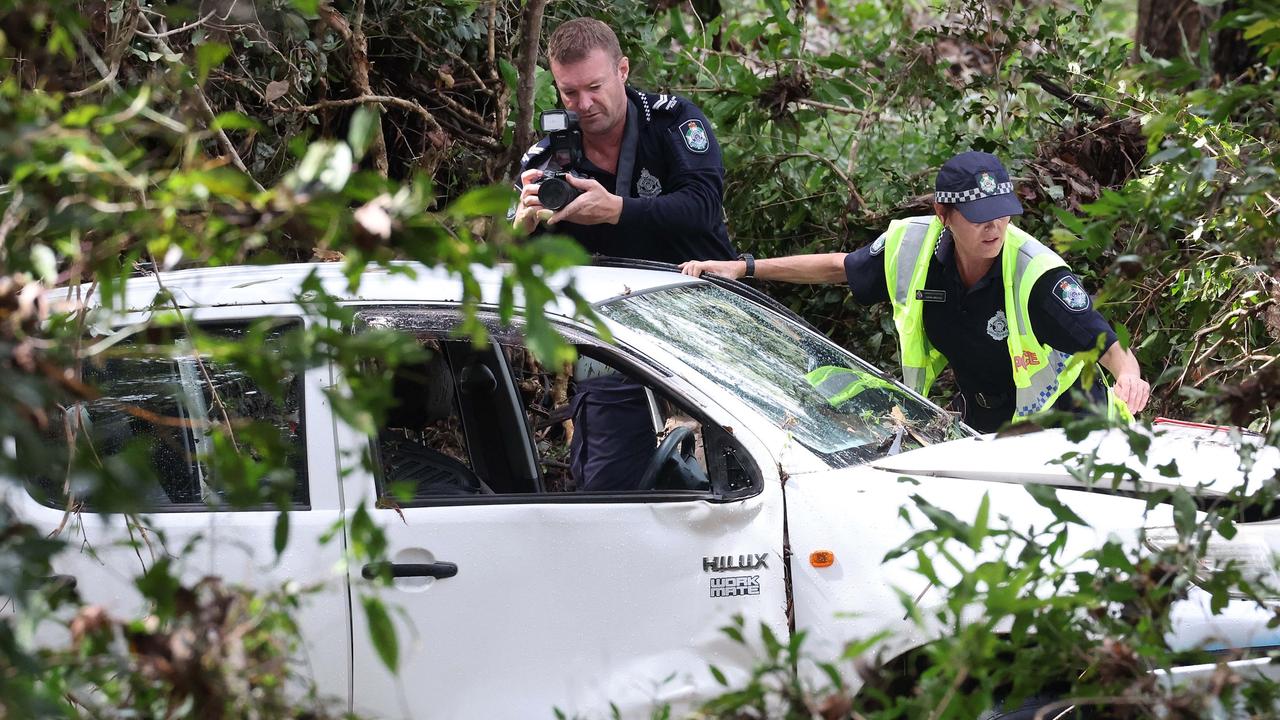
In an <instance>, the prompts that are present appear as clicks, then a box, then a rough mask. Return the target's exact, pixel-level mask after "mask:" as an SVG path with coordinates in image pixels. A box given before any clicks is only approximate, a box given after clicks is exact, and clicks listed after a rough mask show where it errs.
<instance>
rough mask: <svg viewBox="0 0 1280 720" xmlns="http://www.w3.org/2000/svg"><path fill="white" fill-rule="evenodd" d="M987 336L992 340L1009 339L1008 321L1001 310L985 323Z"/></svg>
mask: <svg viewBox="0 0 1280 720" xmlns="http://www.w3.org/2000/svg"><path fill="white" fill-rule="evenodd" d="M987 334H988V335H990V336H991V339H992V340H1004V339H1005V338H1007V337H1009V320H1008V318H1006V317H1005V314H1004V311H1003V310H997V311H996V314H995V315H992V316H991V319H990V320H988V321H987Z"/></svg>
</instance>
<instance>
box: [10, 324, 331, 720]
mask: <svg viewBox="0 0 1280 720" xmlns="http://www.w3.org/2000/svg"><path fill="white" fill-rule="evenodd" d="M253 312H254V315H246V314H245V313H243V312H240V311H237V310H236V309H235V308H226V309H224V310H223V311H222V312H221V313H218V314H216V315H211V314H208V313H206V314H204V315H203V316H199V317H200V318H201V320H200V322H199V323H198V325H199V326H200V328H201V330H203V331H204V332H206V333H209V334H211V335H215V336H220V337H223V338H225V339H228V340H235V339H237V338H240V337H242V336H243V335H244V333H245V332H247V330H248V328H249V324H250V323H251V322H252V321H253V320H254V319H257V318H260V317H261V314H262V313H263V312H264V311H263V309H261V308H254V309H253ZM267 312H270V309H268V310H267ZM283 312H285V313H288V312H289V310H284V311H283ZM277 320H278V321H279V322H281V323H283V325H281V326H280V327H278V328H277V329H275V330H272V331H270V332H269V333H268V338H267V349H268V352H269V351H270V349H271V348H272V347H273V346H274V343H275V342H276V341H277V340H278V339H279V338H280V337H281V336H282V335H283V334H284V333H287V332H290V331H291V330H292V329H293V328H298V327H301V325H302V320H301V319H292V320H290V319H288V317H287V315H286V317H283V318H278V319H277ZM146 339H147V343H148V344H150V345H157V346H160V347H161V348H162V349H161V350H160V351H157V352H149V351H146V350H139V351H138V352H133V351H128V350H126V352H124V353H121V354H120V355H119V356H118V357H112V358H110V359H107V360H105V361H100V362H95V363H92V364H90V365H88V366H87V367H86V369H85V376H86V377H85V379H86V381H87V382H88V383H89V384H90V385H92V386H94V387H97V388H98V389H99V390H100V392H101V393H102V395H101V397H100V398H98V399H96V400H93V401H89V402H85V403H81V404H80V405H78V406H73V407H72V408H71V409H70V410H69V412H68V413H67V418H63V419H68V418H70V419H71V422H72V423H73V424H74V423H80V424H81V427H80V429H78V430H77V432H81V433H83V434H84V436H85V438H86V440H87V441H88V442H85V443H82V444H80V445H78V447H80V448H82V449H84V448H91V452H92V453H93V454H94V456H95V460H93V462H101V463H102V464H103V465H104V466H106V467H108V468H111V467H116V470H115V471H114V474H115V475H116V478H115V482H116V486H115V487H113V488H109V489H106V490H103V491H101V492H99V493H98V494H97V495H95V494H93V493H90V494H88V495H87V496H86V495H84V494H81V493H77V494H76V500H75V502H74V503H71V504H68V502H67V500H66V495H65V493H64V492H63V489H64V484H69V485H71V486H72V488H73V489H74V490H79V488H77V487H76V481H75V474H74V473H66V474H65V475H59V476H56V477H50V476H48V475H44V474H43V473H36V474H33V475H32V476H31V477H27V478H22V479H16V480H18V482H12V483H5V484H4V487H5V492H7V493H8V499H9V500H10V502H11V503H13V504H14V506H15V507H17V508H18V509H19V512H20V513H21V515H22V518H23V519H24V520H25V521H26V522H28V523H31V524H32V525H34V526H35V527H37V528H40V529H43V530H46V531H49V532H51V533H53V534H57V535H59V536H60V537H62V538H64V539H65V540H66V541H67V543H68V548H67V549H65V550H64V551H62V552H61V553H60V554H59V555H58V556H56V558H55V559H54V562H53V571H54V572H55V573H56V574H57V575H56V577H57V578H59V579H61V580H62V581H64V582H73V583H74V585H75V588H76V591H77V592H78V593H79V594H80V596H81V597H82V598H83V600H84V601H85V602H86V603H88V604H95V605H100V606H102V607H103V608H104V609H106V610H107V612H108V613H110V614H111V615H112V616H113V617H116V618H120V619H127V618H137V617H142V616H143V615H145V614H147V613H148V612H150V610H149V606H148V604H147V603H146V602H145V600H144V598H143V596H142V595H141V594H140V593H139V592H138V589H137V587H135V579H136V578H137V577H138V576H140V575H141V574H142V573H144V572H146V571H148V570H150V569H152V568H155V567H157V566H158V565H160V564H167V565H168V566H169V567H170V568H171V571H172V572H173V574H174V575H176V576H178V577H179V578H180V579H181V580H182V582H183V583H184V584H186V585H187V586H188V587H191V586H194V585H196V584H198V583H200V582H201V581H202V579H203V578H206V577H210V576H213V577H217V578H220V579H221V581H222V582H224V583H227V584H237V585H244V586H248V587H251V588H254V589H258V590H265V591H270V590H279V589H281V588H282V587H284V585H285V584H286V583H296V585H297V586H298V587H300V588H303V587H305V588H311V589H310V590H309V591H308V592H305V593H303V595H302V599H301V606H300V608H299V610H298V612H297V614H296V616H295V617H296V619H297V621H298V625H299V628H300V630H301V638H302V646H301V648H300V650H301V655H299V656H298V658H297V659H298V660H299V662H298V663H297V664H295V666H294V667H295V669H297V670H299V671H300V672H301V673H302V676H301V678H300V679H302V680H314V682H315V685H316V687H317V688H318V689H319V691H320V694H321V695H322V696H323V697H325V698H327V699H330V700H332V701H333V702H334V703H336V705H337V707H339V708H346V707H348V706H349V703H350V697H349V682H350V640H349V637H350V635H349V632H348V630H347V629H348V628H349V623H350V616H349V608H348V603H347V587H346V578H345V574H344V573H341V572H339V571H338V568H340V567H341V566H340V560H341V557H342V556H341V552H340V549H339V544H340V543H338V542H327V543H326V542H322V541H321V538H322V536H323V535H325V534H326V533H329V532H330V531H331V529H332V528H333V526H334V525H335V524H336V523H337V522H338V521H339V520H340V519H341V514H340V502H339V500H340V499H339V493H338V482H337V477H338V475H337V464H336V460H335V455H334V448H333V433H332V427H333V426H332V423H331V421H330V419H329V417H330V411H329V407H328V399H327V398H326V397H325V395H324V392H323V386H324V384H325V382H326V380H327V378H328V368H327V367H317V368H314V369H310V370H306V371H299V372H296V373H290V374H288V375H287V376H285V377H282V378H280V379H279V381H278V382H279V385H278V387H275V388H268V387H265V386H263V385H261V384H259V383H258V382H257V381H255V380H254V379H252V378H251V377H250V376H249V374H248V373H247V372H245V370H244V369H243V368H241V367H237V366H235V365H231V364H227V363H220V362H215V361H212V360H210V359H208V358H202V359H197V357H196V356H195V355H194V354H192V353H190V352H189V351H182V350H180V351H178V352H177V353H176V354H172V353H168V352H167V350H168V349H172V348H173V347H174V346H181V345H182V344H183V342H184V340H183V337H182V334H181V333H180V332H175V333H172V334H166V333H165V332H164V331H163V330H159V331H153V332H150V333H149V334H148V336H147V338H146ZM128 344H129V343H128V342H126V343H125V344H123V345H122V347H124V346H125V345H128ZM137 345H138V347H139V348H141V347H142V345H143V344H142V343H138V344H137ZM273 391H275V392H273ZM223 413H225V415H223ZM219 417H225V418H226V420H227V421H229V422H231V423H233V424H234V425H235V426H236V427H243V426H244V423H246V422H255V421H256V422H257V423H260V424H261V425H260V426H259V427H262V428H271V429H273V430H274V432H275V433H276V434H277V438H276V439H278V440H279V441H280V442H281V444H282V447H283V448H285V452H286V453H287V457H288V458H289V465H290V471H289V473H288V477H283V478H281V480H282V482H287V483H288V484H289V487H287V488H285V492H287V500H286V502H287V504H288V505H289V507H290V508H291V509H290V510H289V543H288V545H287V547H286V549H285V550H284V552H283V553H281V554H280V555H279V556H278V557H277V556H276V553H275V551H274V545H275V542H274V538H275V533H276V527H277V518H278V517H279V512H278V510H277V509H276V508H275V507H272V506H270V505H269V504H263V505H260V506H250V507H247V508H244V509H232V508H231V507H230V506H229V504H228V503H227V502H226V492H227V488H228V486H227V484H226V483H224V482H223V478H222V477H219V473H218V472H217V471H216V470H215V469H214V468H212V467H211V466H210V464H209V463H208V462H207V454H206V450H207V447H206V443H208V442H210V439H209V437H208V436H206V435H205V434H204V433H203V432H201V430H200V428H201V427H202V426H203V425H208V424H212V423H215V422H219V420H218V418H219ZM57 424H58V426H59V427H62V425H63V424H62V423H61V422H59V423H57ZM58 441H59V439H58V438H51V444H52V445H56V444H57V443H58ZM126 453H138V454H141V456H143V457H145V458H146V465H147V467H148V468H149V472H147V473H141V474H138V473H134V472H132V471H131V470H130V471H129V472H123V473H122V472H120V470H121V469H122V468H124V467H125V466H114V465H113V463H116V462H118V461H119V460H120V459H121V458H123V457H124V454H126ZM250 464H252V461H250ZM32 466H33V467H37V466H38V465H36V464H34V463H33V464H32ZM113 493H114V494H122V493H127V494H132V495H133V496H134V497H142V498H144V499H145V500H144V505H145V506H146V508H147V509H146V511H145V512H144V513H142V514H139V515H122V514H120V513H118V512H116V513H112V512H109V511H111V510H113V509H115V507H114V506H112V505H111V504H110V495H111V494H113ZM64 628H65V626H63V625H60V624H59V623H56V622H51V623H45V624H44V625H42V628H41V635H40V637H41V639H42V640H43V641H44V642H49V643H60V642H62V641H64V640H65V629H64ZM301 689H302V688H299V691H301Z"/></svg>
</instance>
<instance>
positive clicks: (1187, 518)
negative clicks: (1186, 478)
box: [1170, 488, 1196, 536]
mask: <svg viewBox="0 0 1280 720" xmlns="http://www.w3.org/2000/svg"><path fill="white" fill-rule="evenodd" d="M1170 500H1171V501H1172V503H1173V526H1174V527H1175V528H1177V530H1178V535H1180V536H1186V535H1190V534H1191V531H1192V530H1193V529H1195V526H1196V501H1195V500H1194V499H1193V498H1192V497H1191V493H1189V492H1187V490H1186V488H1177V489H1175V490H1174V491H1173V497H1172V498H1170Z"/></svg>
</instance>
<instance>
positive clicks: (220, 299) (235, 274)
mask: <svg viewBox="0 0 1280 720" xmlns="http://www.w3.org/2000/svg"><path fill="white" fill-rule="evenodd" d="M509 270H510V268H509V267H507V266H499V267H497V268H486V267H481V266H473V267H472V272H473V273H474V275H475V278H476V281H477V282H478V284H479V286H480V293H481V302H482V303H486V304H497V302H498V293H499V289H500V287H501V283H502V279H503V277H504V276H505V275H506V274H507V273H508V272H509ZM312 273H315V275H316V278H317V279H318V280H319V281H320V283H321V284H322V285H323V287H324V288H325V290H326V291H327V292H328V293H330V294H331V295H333V296H334V297H337V298H339V299H342V300H346V301H353V302H392V303H395V302H404V303H421V302H435V303H452V302H459V301H461V300H462V295H463V288H462V280H461V278H460V277H459V276H458V275H457V274H456V273H452V272H450V271H448V270H447V269H444V268H439V267H429V266H425V265H422V264H419V263H414V262H395V263H390V264H387V265H370V266H369V267H367V268H366V269H365V271H364V273H363V274H362V275H361V278H360V285H359V287H358V288H357V289H356V290H355V291H352V290H351V289H350V288H349V287H348V285H347V276H346V274H345V264H344V263H336V262H333V263H289V264H280V265H241V266H226V267H210V268H192V269H186V270H176V271H171V272H163V273H159V274H150V275H142V276H137V277H133V278H130V279H129V280H128V282H127V284H126V286H125V294H124V306H123V309H125V310H126V311H133V310H143V309H146V308H148V307H149V306H151V304H152V303H153V301H154V299H155V296H156V293H157V292H158V291H159V290H160V288H161V287H162V286H163V287H164V288H165V289H167V290H168V291H169V292H170V293H172V295H173V297H174V299H175V300H176V301H177V303H178V305H179V306H181V307H184V308H197V307H224V306H229V305H264V304H274V303H293V302H296V299H297V298H296V296H297V294H298V291H299V289H300V288H301V287H302V283H303V281H304V280H305V279H306V278H307V277H308V276H309V275H311V274H312ZM570 282H572V284H573V286H574V287H575V288H576V289H577V291H578V292H579V293H580V294H581V295H582V297H583V298H584V299H585V300H586V301H587V302H589V303H592V304H597V303H601V302H604V301H606V300H609V299H612V298H615V297H619V296H624V295H630V294H633V293H639V292H644V291H647V290H652V289H656V288H662V287H672V286H678V285H687V284H692V283H698V282H701V281H700V280H696V279H694V278H692V277H689V276H686V275H681V274H679V273H675V272H670V271H656V270H643V269H632V268H620V267H596V266H578V267H573V268H570V269H568V270H565V271H562V272H558V273H555V274H553V275H551V276H549V277H547V283H548V285H550V286H551V287H552V289H554V290H557V291H559V290H560V289H561V288H563V287H565V286H566V285H567V284H569V283H570ZM66 292H67V295H68V296H71V297H74V296H75V291H74V290H70V289H68V290H66ZM55 294H56V293H55ZM557 295H558V297H559V298H560V300H559V308H558V309H557V308H552V307H548V308H547V310H548V311H549V312H560V313H562V314H566V315H572V312H573V306H572V303H571V302H570V301H568V300H567V299H566V298H564V297H563V296H561V295H559V293H557ZM91 301H92V299H91ZM516 302H517V304H519V303H520V297H519V294H517V296H516Z"/></svg>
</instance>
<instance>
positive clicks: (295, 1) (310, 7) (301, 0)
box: [289, 0, 320, 20]
mask: <svg viewBox="0 0 1280 720" xmlns="http://www.w3.org/2000/svg"><path fill="white" fill-rule="evenodd" d="M289 2H290V4H291V5H293V9H294V10H297V11H298V12H299V13H300V14H301V15H302V17H304V18H306V19H308V20H315V19H316V18H318V17H320V12H319V10H320V0H289Z"/></svg>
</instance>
